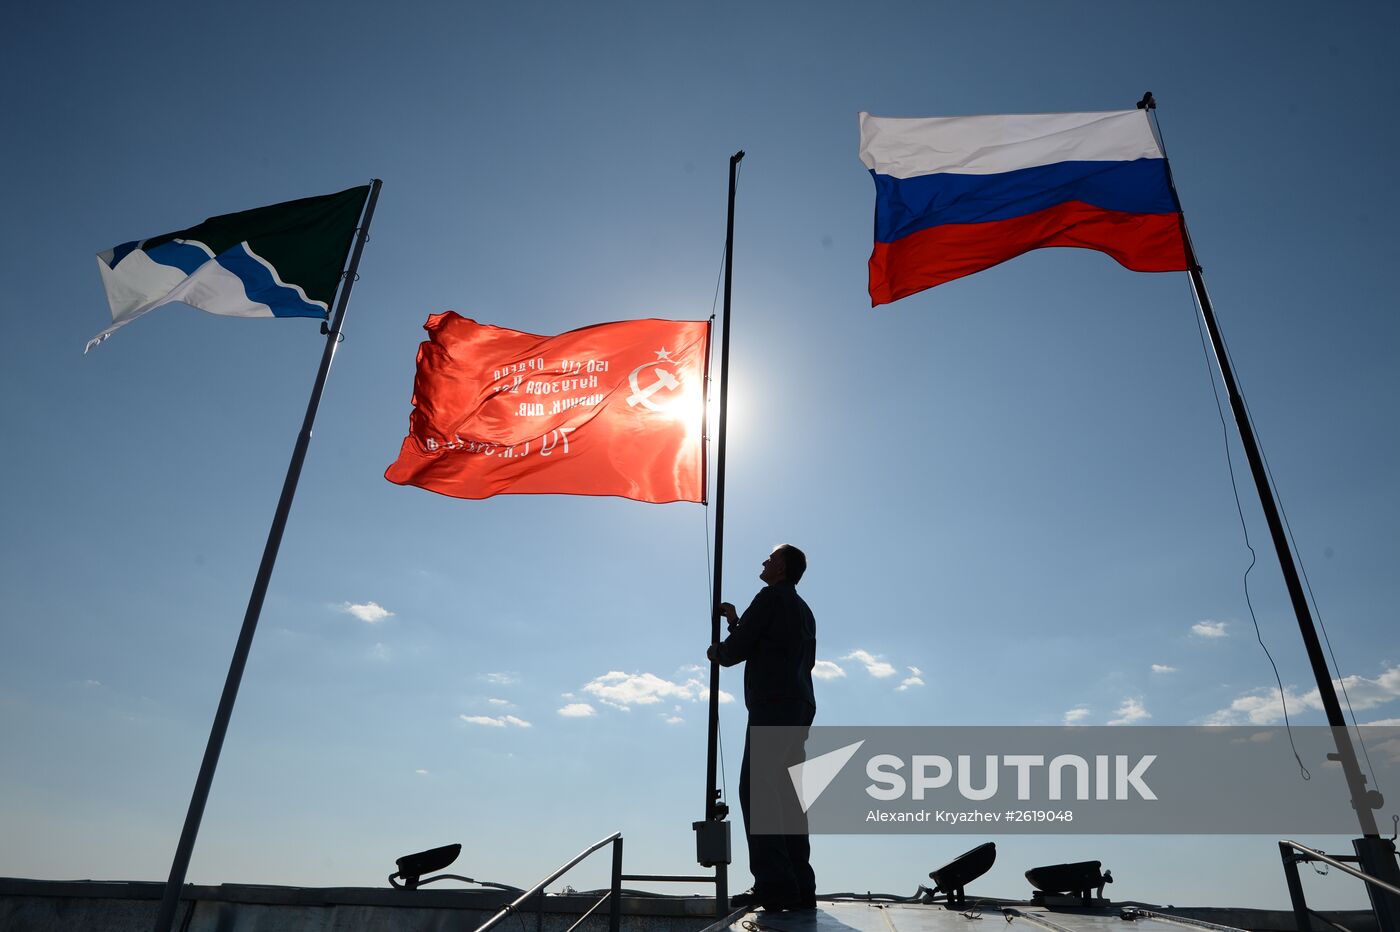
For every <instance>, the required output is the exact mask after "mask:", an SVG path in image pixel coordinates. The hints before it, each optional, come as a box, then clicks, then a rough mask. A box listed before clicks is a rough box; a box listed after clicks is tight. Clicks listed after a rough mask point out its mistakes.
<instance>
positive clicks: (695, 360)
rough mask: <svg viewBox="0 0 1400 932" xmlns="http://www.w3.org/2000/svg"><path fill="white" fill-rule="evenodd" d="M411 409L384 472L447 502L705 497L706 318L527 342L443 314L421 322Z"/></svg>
mask: <svg viewBox="0 0 1400 932" xmlns="http://www.w3.org/2000/svg"><path fill="white" fill-rule="evenodd" d="M423 329H424V330H427V331H428V341H427V342H426V343H422V344H420V345H419V347H418V375H417V378H416V379H415V380H414V383H413V413H412V414H411V415H410V416H409V433H408V436H407V437H405V438H404V442H403V447H402V449H401V450H400V451H399V458H398V459H397V460H396V461H395V462H394V463H393V465H391V466H390V467H389V468H388V470H387V471H385V473H384V478H386V479H388V480H389V481H390V482H396V483H398V484H399V485H415V486H418V487H419V488H422V489H427V490H429V491H432V492H438V493H441V494H443V495H451V496H454V497H456V498H489V497H491V496H492V495H502V494H507V493H560V494H565V495H618V496H621V497H623V498H632V499H637V500H638V501H644V502H676V501H686V502H701V501H704V499H705V472H704V444H703V442H702V436H701V434H702V431H703V428H704V418H705V401H704V393H705V371H706V364H707V356H708V353H709V345H710V339H709V338H710V326H709V324H708V323H707V322H705V321H672V320H624V321H617V322H615V323H609V324H597V325H595V326H592V327H584V328H583V329H581V330H571V331H569V332H568V333H562V334H560V335H558V336H537V335H536V334H533V333H521V332H520V331H518V330H506V329H503V328H501V327H492V326H490V325H487V324H479V323H477V322H476V321H474V320H470V319H469V318H466V317H462V316H461V315H459V314H457V313H455V312H453V311H448V312H447V313H445V314H434V315H432V316H431V317H429V318H428V322H427V323H425V324H424V325H423Z"/></svg>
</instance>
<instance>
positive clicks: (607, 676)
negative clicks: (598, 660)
mask: <svg viewBox="0 0 1400 932" xmlns="http://www.w3.org/2000/svg"><path fill="white" fill-rule="evenodd" d="M583 692H586V693H588V694H589V695H590V696H592V697H594V698H595V699H597V700H598V701H599V702H601V703H603V704H604V705H609V706H612V707H613V708H615V709H628V708H631V707H632V706H636V705H656V704H657V703H660V702H675V701H684V702H708V701H709V698H710V690H709V687H708V686H706V685H705V684H704V683H703V682H701V681H700V679H699V678H697V677H691V678H690V679H688V680H686V681H685V682H683V683H677V682H674V681H672V680H668V679H663V678H662V677H659V676H657V675H656V674H655V673H623V672H621V671H619V670H610V671H609V672H607V673H604V674H603V675H602V676H599V677H595V678H594V679H592V680H590V681H589V682H587V683H585V684H584V686H583ZM719 701H720V702H733V701H734V697H733V696H731V695H730V694H729V693H727V692H725V691H724V690H720V693H719Z"/></svg>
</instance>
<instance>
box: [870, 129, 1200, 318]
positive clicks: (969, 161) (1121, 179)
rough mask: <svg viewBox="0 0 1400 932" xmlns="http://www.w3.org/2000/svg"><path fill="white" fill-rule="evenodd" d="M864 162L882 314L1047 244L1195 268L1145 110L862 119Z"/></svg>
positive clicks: (1168, 268)
mask: <svg viewBox="0 0 1400 932" xmlns="http://www.w3.org/2000/svg"><path fill="white" fill-rule="evenodd" d="M860 159H861V161H862V162H864V163H865V165H866V167H867V168H869V169H870V174H871V175H872V176H874V178H875V249H874V252H872V253H871V256H870V304H871V306H872V307H874V306H877V305H880V304H888V303H890V302H891V301H897V300H899V299H900V298H902V297H905V296H906V295H911V294H914V293H915V292H918V291H923V290H924V289H925V288H932V287H933V286H934V285H941V284H942V283H943V282H947V281H952V280H953V279H955V278H961V277H962V276H964V275H971V274H972V273H973V272H980V271H981V270H982V269H985V268H990V267H991V266H993V265H996V264H998V263H1000V262H1005V261H1006V260H1007V259H1011V258H1014V257H1016V256H1019V255H1021V254H1022V253H1024V252H1029V251H1030V250H1032V249H1039V248H1041V247H1043V246H1078V247H1081V248H1084V249H1097V250H1099V251H1100V252H1106V253H1108V254H1109V255H1110V256H1112V257H1113V258H1114V259H1116V260H1117V261H1118V262H1119V263H1120V264H1122V265H1123V266H1125V267H1126V268H1129V269H1132V270H1134V271H1137V272H1180V271H1184V270H1185V269H1186V268H1187V259H1186V252H1187V251H1186V239H1185V233H1184V228H1183V225H1182V219H1181V209H1180V207H1179V205H1178V204H1177V201H1176V197H1175V196H1174V194H1173V193H1172V189H1171V184H1170V182H1169V181H1168V178H1167V164H1166V160H1165V158H1164V157H1163V155H1162V150H1161V147H1159V146H1158V145H1157V139H1156V137H1155V136H1154V135H1153V133H1152V127H1151V126H1150V124H1149V123H1148V121H1147V111H1145V110H1115V111H1108V112H1103V113H1036V114H1004V115H993V116H970V117H928V118H917V119H895V118H890V117H876V116H871V115H870V114H868V113H862V114H861V115H860Z"/></svg>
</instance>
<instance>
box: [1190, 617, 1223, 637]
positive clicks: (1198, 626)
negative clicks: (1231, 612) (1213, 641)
mask: <svg viewBox="0 0 1400 932" xmlns="http://www.w3.org/2000/svg"><path fill="white" fill-rule="evenodd" d="M1227 624H1229V622H1225V621H1211V620H1210V619H1209V618H1206V619H1203V620H1201V621H1198V622H1196V623H1195V624H1194V625H1192V626H1191V633H1192V634H1194V635H1195V636H1196V637H1198V638H1223V637H1224V636H1225V626H1226V625H1227Z"/></svg>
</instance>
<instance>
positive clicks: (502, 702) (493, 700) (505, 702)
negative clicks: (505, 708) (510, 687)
mask: <svg viewBox="0 0 1400 932" xmlns="http://www.w3.org/2000/svg"><path fill="white" fill-rule="evenodd" d="M486 701H487V702H489V703H491V704H492V705H514V703H513V702H511V701H510V700H509V699H497V698H495V697H494V696H493V697H491V698H489V699H487V700H486Z"/></svg>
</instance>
